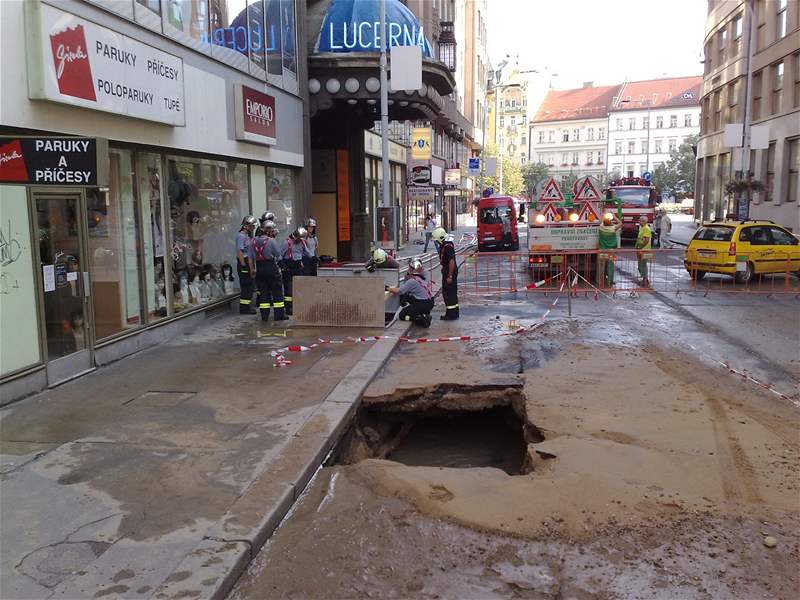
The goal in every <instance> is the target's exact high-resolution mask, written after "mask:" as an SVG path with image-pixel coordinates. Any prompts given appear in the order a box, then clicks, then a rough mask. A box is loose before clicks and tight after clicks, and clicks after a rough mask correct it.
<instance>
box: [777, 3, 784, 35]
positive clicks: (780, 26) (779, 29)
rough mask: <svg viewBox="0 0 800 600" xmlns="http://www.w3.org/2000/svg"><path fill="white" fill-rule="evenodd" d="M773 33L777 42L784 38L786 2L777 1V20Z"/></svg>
mask: <svg viewBox="0 0 800 600" xmlns="http://www.w3.org/2000/svg"><path fill="white" fill-rule="evenodd" d="M775 32H776V33H777V35H778V39H779V40H780V39H783V38H785V37H786V0H778V20H777V26H776V27H775Z"/></svg>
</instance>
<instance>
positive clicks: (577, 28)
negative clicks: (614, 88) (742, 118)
mask: <svg viewBox="0 0 800 600" xmlns="http://www.w3.org/2000/svg"><path fill="white" fill-rule="evenodd" d="M487 4H488V8H489V15H488V36H487V37H488V43H489V57H490V60H491V62H492V65H493V66H496V65H498V64H499V63H500V61H502V60H503V59H504V57H505V56H506V54H510V55H511V60H510V63H509V64H513V63H514V61H515V60H516V57H517V55H519V68H520V70H527V69H536V70H539V71H541V72H545V69H546V70H547V71H546V72H548V73H551V74H552V73H555V74H557V76H554V77H550V76H548V79H549V80H550V81H551V85H552V87H553V88H555V89H569V88H574V87H580V86H581V85H582V84H583V83H584V82H587V81H592V82H594V84H595V85H611V84H615V83H622V82H623V81H636V80H642V79H655V78H658V77H673V76H676V77H677V76H688V75H701V74H702V72H703V69H702V65H701V64H700V61H701V60H702V49H703V31H704V28H705V19H706V12H707V8H706V7H707V2H706V0H487Z"/></svg>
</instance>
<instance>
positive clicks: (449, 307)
mask: <svg viewBox="0 0 800 600" xmlns="http://www.w3.org/2000/svg"><path fill="white" fill-rule="evenodd" d="M445 308H447V310H450V309H451V308H458V304H453V305H452V306H446V307H445Z"/></svg>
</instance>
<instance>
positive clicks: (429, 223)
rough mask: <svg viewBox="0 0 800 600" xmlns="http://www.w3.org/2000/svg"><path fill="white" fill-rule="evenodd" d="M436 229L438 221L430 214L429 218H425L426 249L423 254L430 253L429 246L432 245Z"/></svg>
mask: <svg viewBox="0 0 800 600" xmlns="http://www.w3.org/2000/svg"><path fill="white" fill-rule="evenodd" d="M434 229H436V221H435V220H434V219H433V215H432V214H430V213H428V216H427V217H425V248H424V249H423V250H422V253H423V254H424V253H426V252H427V251H428V244H430V243H431V234H432V233H433V230H434Z"/></svg>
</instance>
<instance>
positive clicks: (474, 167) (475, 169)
mask: <svg viewBox="0 0 800 600" xmlns="http://www.w3.org/2000/svg"><path fill="white" fill-rule="evenodd" d="M480 173H481V159H480V158H470V159H469V174H470V177H475V176H477V175H480Z"/></svg>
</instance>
